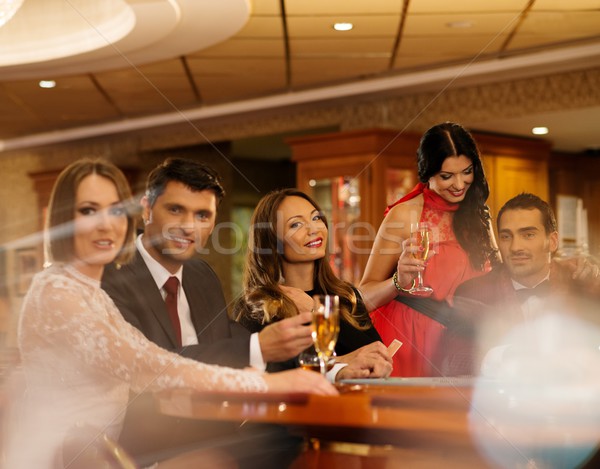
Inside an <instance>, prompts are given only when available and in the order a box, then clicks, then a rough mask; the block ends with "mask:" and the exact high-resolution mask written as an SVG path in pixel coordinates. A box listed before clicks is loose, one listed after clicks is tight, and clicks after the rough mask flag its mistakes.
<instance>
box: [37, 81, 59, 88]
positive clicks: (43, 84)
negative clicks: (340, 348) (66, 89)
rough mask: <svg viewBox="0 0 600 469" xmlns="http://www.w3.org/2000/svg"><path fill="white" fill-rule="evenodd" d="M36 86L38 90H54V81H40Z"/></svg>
mask: <svg viewBox="0 0 600 469" xmlns="http://www.w3.org/2000/svg"><path fill="white" fill-rule="evenodd" d="M38 84H39V85H40V88H54V87H55V86H56V82H55V81H54V80H40V82H39V83H38Z"/></svg>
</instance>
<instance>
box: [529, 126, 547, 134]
mask: <svg viewBox="0 0 600 469" xmlns="http://www.w3.org/2000/svg"><path fill="white" fill-rule="evenodd" d="M531 133H532V134H533V135H546V134H547V133H548V127H534V128H533V129H531Z"/></svg>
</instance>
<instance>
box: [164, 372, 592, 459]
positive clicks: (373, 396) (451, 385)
mask: <svg viewBox="0 0 600 469" xmlns="http://www.w3.org/2000/svg"><path fill="white" fill-rule="evenodd" d="M356 383H357V382H356V381H355V382H353V384H344V385H342V386H341V387H339V390H340V396H337V397H324V396H314V395H307V394H259V393H254V394H245V393H196V392H190V391H185V390H178V391H170V392H164V393H161V394H159V395H157V402H158V405H159V408H160V411H161V412H163V413H165V414H168V415H172V416H177V417H184V418H193V419H201V420H218V421H236V422H244V421H249V422H263V423H274V424H280V425H285V426H286V427H288V428H289V429H290V430H291V431H292V432H294V433H297V434H300V435H303V436H305V437H307V438H309V439H313V441H318V442H319V443H320V445H321V451H318V452H317V453H318V458H317V459H318V461H317V462H316V463H315V461H312V460H310V457H311V455H310V454H308V455H307V454H305V455H304V460H303V461H302V463H300V464H299V465H297V466H296V467H297V468H304V467H309V468H313V469H314V468H321V467H323V468H325V467H328V468H333V467H342V468H344V469H349V468H354V467H365V468H369V469H371V468H378V467H381V468H385V469H395V468H396V467H398V468H400V467H403V468H406V467H409V468H411V469H415V468H418V469H421V468H422V469H429V468H437V467H445V468H490V467H497V466H492V464H491V463H490V462H488V461H487V460H486V459H485V457H484V456H482V454H481V453H480V450H479V448H478V447H477V445H476V443H475V442H474V440H473V437H472V428H470V426H469V415H470V413H471V416H472V417H473V418H475V420H478V419H479V420H478V425H479V427H478V428H477V431H478V432H479V433H478V434H479V436H480V437H481V435H483V436H484V438H487V441H488V442H490V441H491V442H492V445H497V448H501V450H502V451H503V453H502V457H506V459H507V460H510V464H509V467H518V468H523V469H533V468H538V467H544V468H545V467H553V466H548V465H547V463H546V462H545V459H544V458H547V457H548V455H549V454H550V459H553V458H555V457H558V458H559V459H560V458H564V457H565V454H567V456H566V457H567V458H568V457H570V456H569V455H568V451H571V450H575V451H577V450H578V448H586V447H587V448H592V447H593V446H594V445H595V444H596V443H597V440H595V439H594V438H595V436H596V435H597V434H598V429H597V428H595V423H594V422H592V421H590V422H587V423H586V422H583V423H582V422H579V421H572V419H571V418H570V417H571V414H570V413H565V412H563V414H562V415H561V414H560V413H557V412H558V410H556V409H544V410H543V411H542V413H541V414H539V413H538V414H535V412H539V410H540V409H537V408H536V406H535V401H534V402H530V403H529V404H528V405H527V406H525V408H524V409H520V410H518V413H519V416H520V417H523V416H524V417H526V418H525V420H523V419H521V420H520V421H519V424H518V426H514V425H513V427H508V429H507V426H506V421H508V422H510V418H512V417H511V416H509V419H508V420H506V421H502V420H503V415H505V414H510V412H511V411H510V407H511V406H512V405H513V404H512V403H511V401H510V396H506V398H505V397H502V392H496V391H498V390H499V388H497V387H492V388H490V390H492V391H493V394H494V395H495V396H500V397H499V398H498V401H497V403H498V406H497V408H496V409H495V410H494V412H492V413H489V414H487V415H483V414H484V413H485V412H484V413H479V412H478V409H474V408H472V406H471V398H472V396H473V394H474V393H473V387H472V384H473V382H472V381H470V380H464V379H463V380H460V379H451V378H450V379H444V378H406V379H402V378H397V379H395V381H394V380H391V381H381V380H372V381H368V380H366V381H358V383H360V384H356ZM367 383H369V384H367ZM390 384H391V385H390ZM502 399H504V402H502ZM493 402H496V401H493ZM573 404H574V406H575V407H577V406H578V405H579V403H578V402H576V401H575V402H574V403H573ZM492 407H496V405H495V404H494V403H493V404H492ZM528 408H531V409H532V411H533V412H534V413H532V414H531V415H533V416H534V417H536V418H537V420H536V418H534V419H529V420H528V419H527V417H529V416H530V415H529V414H528ZM480 410H481V409H480ZM488 410H489V409H488ZM559 410H560V409H559ZM567 410H568V409H567ZM553 412H554V413H553ZM538 417H539V418H538ZM563 417H567V418H563ZM540 419H541V420H540ZM546 419H554V420H553V422H550V420H548V421H549V422H550V423H549V424H546ZM540 422H541V423H540ZM488 424H490V425H488ZM331 442H335V443H331ZM515 442H520V443H523V448H526V450H525V451H523V448H520V447H519V445H518V444H514V443H515ZM530 442H533V445H534V446H531V447H529V448H528V447H527V445H528V444H530ZM324 443H325V444H324ZM540 445H541V446H540ZM578 445H579V446H578ZM332 448H333V449H334V450H335V451H333V452H331V454H330V455H329V456H330V457H329V459H328V458H327V457H325V456H327V454H326V451H327V450H328V449H332ZM323 449H325V450H326V451H325V452H324V451H323ZM528 449H533V452H529V453H528ZM540 451H542V452H541V453H540ZM561 451H563V453H562V454H561ZM564 451H567V453H564ZM342 454H345V456H342ZM531 454H534V455H536V457H538V456H539V457H540V458H541V459H539V461H541V463H539V462H538V463H536V461H535V458H533V459H528V458H529V457H530V455H531ZM313 456H314V455H313ZM344 457H347V458H350V459H348V460H344V459H343V458H344ZM307 458H308V459H307ZM313 459H314V458H313ZM357 461H358V462H357ZM309 462H310V463H309ZM597 463H598V456H596V459H594V461H593V462H591V463H588V465H587V466H584V467H590V468H591V467H598V466H595V465H594V464H597ZM559 466H560V464H559ZM557 467H558V466H557ZM561 467H562V466H561Z"/></svg>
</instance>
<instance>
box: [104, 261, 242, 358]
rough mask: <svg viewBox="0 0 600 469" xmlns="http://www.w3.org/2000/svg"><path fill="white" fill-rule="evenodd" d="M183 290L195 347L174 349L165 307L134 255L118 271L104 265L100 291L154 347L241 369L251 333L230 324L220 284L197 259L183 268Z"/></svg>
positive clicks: (202, 262) (173, 337)
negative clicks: (196, 342) (195, 337)
mask: <svg viewBox="0 0 600 469" xmlns="http://www.w3.org/2000/svg"><path fill="white" fill-rule="evenodd" d="M182 278H183V290H184V292H185V295H186V297H187V300H188V302H189V305H190V313H191V318H192V322H193V324H194V327H195V329H196V333H197V334H198V345H189V346H186V347H183V348H181V349H178V348H177V344H176V342H175V332H174V330H173V326H172V325H171V321H170V320H169V315H168V313H167V307H166V305H165V302H164V300H163V298H162V297H161V295H160V290H159V288H158V287H157V285H156V283H155V282H154V279H153V278H152V275H151V274H150V271H149V270H148V267H147V266H146V263H145V262H144V260H143V258H142V256H141V254H140V253H139V252H137V251H136V254H135V257H134V259H133V261H132V262H131V263H129V264H127V265H124V266H122V267H121V269H119V270H117V269H116V268H115V267H114V266H112V265H111V266H107V268H106V269H105V271H104V276H103V277H102V288H103V289H104V290H105V291H106V292H107V293H108V294H109V295H110V297H111V298H112V299H113V301H114V302H115V304H116V305H117V308H119V311H120V312H121V314H122V315H123V317H124V318H125V319H126V320H127V321H128V322H130V323H131V324H133V325H134V326H135V327H136V328H138V329H139V330H140V331H142V332H143V333H144V335H145V336H146V337H147V338H148V339H149V340H151V341H152V342H154V343H155V344H157V345H159V346H161V347H163V348H165V349H168V350H173V351H177V352H178V353H180V354H182V355H184V356H187V357H190V358H193V359H195V360H198V361H202V362H205V363H212V364H218V365H223V366H231V367H235V368H242V367H245V366H248V365H249V362H250V334H249V332H248V331H247V330H246V329H245V328H243V327H242V326H240V325H239V324H237V323H236V322H234V321H231V320H230V319H229V316H228V314H227V307H226V305H225V299H224V297H223V290H222V288H221V283H220V282H219V279H218V278H217V276H216V274H215V272H214V271H213V270H212V269H211V268H210V266H209V265H208V264H207V263H206V262H204V261H202V260H196V259H195V260H191V261H188V262H187V263H186V264H185V265H184V267H183V277H182Z"/></svg>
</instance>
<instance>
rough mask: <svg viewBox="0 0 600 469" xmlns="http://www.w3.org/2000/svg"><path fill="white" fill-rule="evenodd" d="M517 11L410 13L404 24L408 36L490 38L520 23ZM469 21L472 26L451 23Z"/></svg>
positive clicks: (506, 31) (505, 32)
mask: <svg viewBox="0 0 600 469" xmlns="http://www.w3.org/2000/svg"><path fill="white" fill-rule="evenodd" d="M519 16H520V15H519V14H517V13H489V14H451V15H450V14H448V15H438V14H432V15H409V16H408V17H407V19H406V24H405V26H404V34H405V35H406V36H470V35H474V34H478V35H486V36H488V37H490V38H492V37H494V35H496V34H507V33H509V32H510V31H511V30H512V29H514V28H515V26H516V25H517V23H518V19H519ZM456 22H458V23H459V24H461V23H463V22H467V23H470V24H471V27H455V28H452V27H450V26H449V25H451V24H453V23H456Z"/></svg>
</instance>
